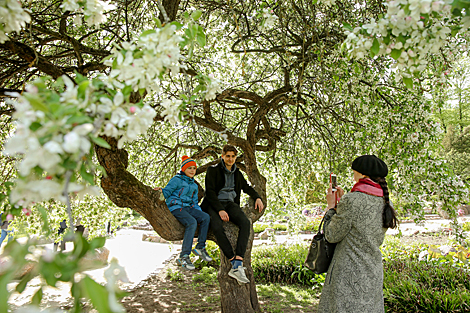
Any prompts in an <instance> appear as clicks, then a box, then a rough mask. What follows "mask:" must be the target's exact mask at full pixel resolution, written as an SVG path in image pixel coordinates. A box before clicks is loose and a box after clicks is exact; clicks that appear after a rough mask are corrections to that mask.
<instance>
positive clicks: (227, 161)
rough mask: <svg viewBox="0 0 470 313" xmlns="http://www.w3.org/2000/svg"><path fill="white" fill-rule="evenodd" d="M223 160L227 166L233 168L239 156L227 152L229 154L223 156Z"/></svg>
mask: <svg viewBox="0 0 470 313" xmlns="http://www.w3.org/2000/svg"><path fill="white" fill-rule="evenodd" d="M222 159H223V160H224V162H225V166H227V167H229V168H231V167H232V165H233V164H235V161H236V160H237V155H236V154H235V152H233V151H227V153H225V154H222Z"/></svg>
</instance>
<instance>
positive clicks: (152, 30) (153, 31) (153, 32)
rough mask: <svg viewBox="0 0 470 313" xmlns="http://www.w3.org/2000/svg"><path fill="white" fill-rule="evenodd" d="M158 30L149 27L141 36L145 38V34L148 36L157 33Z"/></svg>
mask: <svg viewBox="0 0 470 313" xmlns="http://www.w3.org/2000/svg"><path fill="white" fill-rule="evenodd" d="M156 32H157V31H156V30H155V29H148V30H146V31H144V32H142V34H140V36H139V38H143V37H145V36H148V35H150V34H155V33H156Z"/></svg>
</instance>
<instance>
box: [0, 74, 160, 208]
mask: <svg viewBox="0 0 470 313" xmlns="http://www.w3.org/2000/svg"><path fill="white" fill-rule="evenodd" d="M62 79H63V81H64V83H65V86H66V87H67V88H66V90H65V91H64V92H63V93H61V94H60V97H58V98H59V100H58V103H57V104H56V103H54V105H55V106H58V107H64V108H65V107H67V108H68V109H67V110H68V112H70V113H67V114H65V115H63V116H59V117H56V118H54V117H51V116H54V114H52V115H51V114H49V113H48V114H46V113H45V112H50V110H54V109H53V108H52V107H51V108H48V107H47V104H41V103H38V102H40V100H39V99H42V97H41V94H40V93H42V92H43V91H42V90H41V91H38V88H37V87H36V86H35V85H30V86H28V87H27V90H26V92H25V93H24V94H23V95H19V94H16V95H13V96H16V97H17V98H18V101H16V102H13V105H14V106H15V113H14V115H13V118H15V119H16V120H17V127H16V132H15V134H14V136H12V137H11V138H10V139H9V140H8V142H7V143H6V145H5V148H4V153H5V154H7V155H17V154H19V155H23V159H22V160H21V162H19V164H18V171H19V174H20V175H21V177H22V179H18V180H17V182H16V183H17V186H16V188H15V189H14V191H13V192H12V195H11V201H12V203H16V202H17V201H19V200H24V202H25V206H27V205H29V204H31V203H33V202H41V201H45V200H49V199H51V198H55V199H58V200H65V196H64V194H63V193H64V188H65V184H66V181H65V180H66V179H64V176H65V173H66V172H67V170H74V168H75V169H76V167H77V166H79V164H81V162H82V157H83V156H84V155H86V154H88V153H89V152H90V150H91V148H92V138H94V137H95V136H98V135H107V136H111V137H115V138H119V137H120V139H119V141H118V147H119V148H121V147H122V145H123V144H124V142H126V141H132V140H135V139H137V137H138V136H139V135H140V134H142V133H145V132H146V131H147V129H148V128H149V127H150V126H151V125H152V123H153V118H154V117H155V115H156V112H155V110H154V109H153V108H152V107H150V106H148V105H144V106H143V107H142V108H140V107H138V106H137V105H133V104H130V103H127V102H126V101H125V98H124V95H123V94H122V92H121V91H117V92H116V94H115V95H114V96H113V97H112V99H110V98H109V97H107V96H104V95H103V96H101V97H99V99H98V100H97V99H96V98H95V97H94V96H93V93H95V94H96V90H95V87H94V86H93V84H91V83H89V81H84V83H81V84H79V85H77V86H76V85H74V83H73V82H72V81H71V80H70V78H68V77H67V76H63V77H62ZM83 87H86V90H84V88H83ZM79 89H80V90H79ZM79 94H80V95H79ZM28 99H29V100H28ZM30 100H31V101H30ZM80 112H82V114H83V113H84V112H86V113H87V114H88V116H87V117H84V116H83V115H74V114H77V113H80ZM84 118H85V119H86V120H85V121H84V122H81V123H80V122H75V121H80V120H83V119H84ZM66 164H69V165H66ZM37 168H39V169H41V173H45V174H41V175H40V176H46V175H47V176H46V177H45V178H44V177H38V175H37V173H36V171H35V170H36V169H37ZM67 192H74V193H79V194H81V193H93V194H96V193H97V190H96V187H87V186H86V183H85V182H83V183H81V184H78V183H70V184H69V185H68V190H67Z"/></svg>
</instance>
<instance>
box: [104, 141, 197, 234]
mask: <svg viewBox="0 0 470 313" xmlns="http://www.w3.org/2000/svg"><path fill="white" fill-rule="evenodd" d="M105 139H106V141H107V142H108V143H109V144H110V145H111V149H106V148H103V147H99V146H95V151H96V155H97V157H98V161H99V163H100V164H101V166H103V167H104V169H105V170H106V176H104V177H102V178H101V187H102V188H103V191H104V192H105V193H106V195H107V196H108V197H109V199H110V200H111V201H112V202H113V203H114V204H116V205H117V206H119V207H126V208H131V209H133V210H134V211H136V212H137V213H139V214H141V215H142V216H143V217H145V219H147V220H148V221H149V222H150V225H152V227H153V229H155V231H156V232H157V233H158V234H159V235H160V236H161V237H162V238H163V239H165V240H169V241H174V240H181V239H183V234H184V227H183V225H181V223H180V222H178V220H177V219H176V218H175V217H174V216H173V214H171V212H170V211H169V210H168V207H167V205H166V203H165V200H164V199H161V198H160V195H161V192H160V191H156V190H153V188H152V187H149V186H147V185H144V184H143V183H142V182H140V181H139V180H138V179H137V178H135V176H134V175H132V174H131V173H129V172H128V171H127V170H126V168H127V164H128V155H127V151H125V150H123V149H118V148H117V140H116V139H114V138H109V137H105ZM201 194H202V193H201ZM199 196H200V197H201V195H199Z"/></svg>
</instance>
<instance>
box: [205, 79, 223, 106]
mask: <svg viewBox="0 0 470 313" xmlns="http://www.w3.org/2000/svg"><path fill="white" fill-rule="evenodd" d="M209 79H210V82H209V84H208V85H207V87H206V88H207V91H206V96H205V99H206V100H214V99H215V97H216V93H221V92H222V90H223V89H222V86H221V85H220V79H217V78H214V75H212V74H209Z"/></svg>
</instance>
